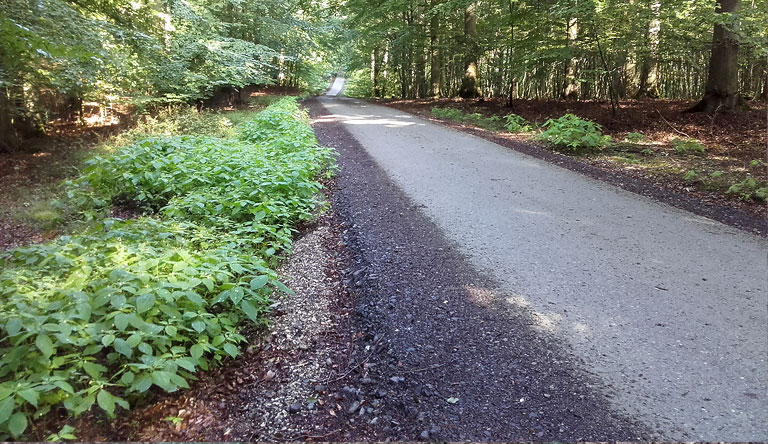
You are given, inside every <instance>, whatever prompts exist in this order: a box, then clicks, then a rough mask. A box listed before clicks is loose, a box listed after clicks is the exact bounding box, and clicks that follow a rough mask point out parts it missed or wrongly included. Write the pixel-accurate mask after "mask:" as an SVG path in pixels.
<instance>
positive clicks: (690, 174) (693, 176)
mask: <svg viewBox="0 0 768 444" xmlns="http://www.w3.org/2000/svg"><path fill="white" fill-rule="evenodd" d="M698 178H699V173H697V172H696V170H688V171H686V172H685V173H683V180H684V181H686V182H694V181H696V180H698Z"/></svg>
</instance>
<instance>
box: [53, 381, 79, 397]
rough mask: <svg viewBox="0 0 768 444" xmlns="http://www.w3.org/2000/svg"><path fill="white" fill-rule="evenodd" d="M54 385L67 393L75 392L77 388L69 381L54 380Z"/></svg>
mask: <svg viewBox="0 0 768 444" xmlns="http://www.w3.org/2000/svg"><path fill="white" fill-rule="evenodd" d="M53 385H55V386H56V387H58V388H60V389H62V390H64V391H65V392H67V393H70V394H74V393H75V389H74V388H73V387H72V386H71V385H70V384H69V383H68V382H67V381H54V382H53Z"/></svg>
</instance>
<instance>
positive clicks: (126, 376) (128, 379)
mask: <svg viewBox="0 0 768 444" xmlns="http://www.w3.org/2000/svg"><path fill="white" fill-rule="evenodd" d="M134 377H135V375H134V373H133V372H130V371H128V372H125V373H123V376H121V377H120V382H121V383H123V385H129V384H131V383H132V382H133V378H134Z"/></svg>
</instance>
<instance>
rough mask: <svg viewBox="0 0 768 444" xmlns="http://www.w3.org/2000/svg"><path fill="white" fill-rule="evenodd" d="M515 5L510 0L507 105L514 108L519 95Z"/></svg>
mask: <svg viewBox="0 0 768 444" xmlns="http://www.w3.org/2000/svg"><path fill="white" fill-rule="evenodd" d="M515 5H517V3H516V2H513V1H512V0H509V2H508V6H509V69H508V70H509V93H508V96H507V106H508V107H510V108H512V107H513V104H514V102H513V101H514V100H515V97H516V95H517V74H516V72H515V69H514V68H512V67H513V66H514V62H515V60H514V56H515V53H514V42H515V10H516V8H515Z"/></svg>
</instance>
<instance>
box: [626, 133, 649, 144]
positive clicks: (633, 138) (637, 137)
mask: <svg viewBox="0 0 768 444" xmlns="http://www.w3.org/2000/svg"><path fill="white" fill-rule="evenodd" d="M624 140H626V141H627V142H630V143H639V142H642V141H644V140H648V138H647V137H645V135H644V134H643V133H629V134H627V135H626V136H624Z"/></svg>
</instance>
